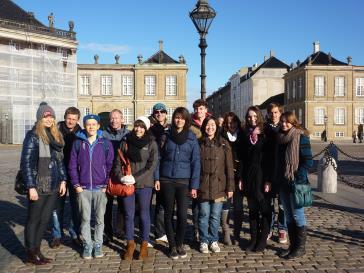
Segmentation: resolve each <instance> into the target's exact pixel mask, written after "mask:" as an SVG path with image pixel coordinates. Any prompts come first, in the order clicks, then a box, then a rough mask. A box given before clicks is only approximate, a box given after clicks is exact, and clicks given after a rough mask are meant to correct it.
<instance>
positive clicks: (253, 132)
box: [249, 126, 260, 145]
mask: <svg viewBox="0 0 364 273" xmlns="http://www.w3.org/2000/svg"><path fill="white" fill-rule="evenodd" d="M259 134H260V129H259V127H258V126H256V127H255V128H254V129H253V128H249V140H250V143H251V144H253V145H255V144H256V143H257V141H258V135H259Z"/></svg>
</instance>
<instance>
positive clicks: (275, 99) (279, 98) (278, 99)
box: [258, 93, 284, 110]
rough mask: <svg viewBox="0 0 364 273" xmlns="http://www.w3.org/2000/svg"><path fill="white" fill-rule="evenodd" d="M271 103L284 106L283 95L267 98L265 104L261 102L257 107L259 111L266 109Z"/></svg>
mask: <svg viewBox="0 0 364 273" xmlns="http://www.w3.org/2000/svg"><path fill="white" fill-rule="evenodd" d="M273 102H275V103H279V104H280V105H284V93H280V94H278V95H275V96H272V97H269V98H268V99H267V100H266V101H265V102H263V103H262V104H261V105H259V106H258V107H259V109H260V110H263V109H267V108H268V105H269V104H270V103H273Z"/></svg>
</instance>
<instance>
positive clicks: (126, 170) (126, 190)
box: [106, 146, 135, 197]
mask: <svg viewBox="0 0 364 273" xmlns="http://www.w3.org/2000/svg"><path fill="white" fill-rule="evenodd" d="M126 148H127V146H126ZM118 155H119V157H120V161H121V173H122V174H123V176H124V177H125V176H131V177H132V175H131V166H130V161H129V159H128V158H125V156H124V154H123V152H122V151H121V149H118ZM106 192H107V193H108V194H110V195H114V196H123V197H125V196H130V195H133V194H134V192H135V186H134V185H127V184H123V183H121V182H120V181H119V180H118V179H117V177H116V176H115V175H111V176H110V178H109V182H108V183H107V189H106Z"/></svg>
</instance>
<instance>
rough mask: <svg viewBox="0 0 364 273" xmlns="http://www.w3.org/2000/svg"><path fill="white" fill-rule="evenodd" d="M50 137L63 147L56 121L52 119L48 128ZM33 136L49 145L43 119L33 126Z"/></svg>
mask: <svg viewBox="0 0 364 273" xmlns="http://www.w3.org/2000/svg"><path fill="white" fill-rule="evenodd" d="M49 129H50V132H51V135H52V136H53V137H54V139H55V140H56V141H57V142H58V143H60V144H62V145H64V140H63V136H62V134H61V132H60V131H59V130H58V127H57V124H56V120H55V119H53V122H52V126H51V127H50V128H49ZM35 134H36V135H37V136H38V137H39V138H41V139H42V140H43V142H44V143H46V144H49V142H50V141H49V138H48V136H47V133H46V127H45V126H44V118H42V119H41V120H39V121H37V122H36V124H35Z"/></svg>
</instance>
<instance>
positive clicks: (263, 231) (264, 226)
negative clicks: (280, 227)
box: [255, 217, 270, 252]
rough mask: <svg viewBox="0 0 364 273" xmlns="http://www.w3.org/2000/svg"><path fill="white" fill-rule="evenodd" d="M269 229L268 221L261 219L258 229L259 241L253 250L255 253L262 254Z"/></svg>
mask: <svg viewBox="0 0 364 273" xmlns="http://www.w3.org/2000/svg"><path fill="white" fill-rule="evenodd" d="M269 228H270V221H269V220H268V219H266V218H264V217H263V218H262V220H261V224H260V228H259V229H260V233H259V240H258V243H257V246H256V248H255V252H262V251H264V249H265V248H266V246H267V239H268V234H269Z"/></svg>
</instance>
